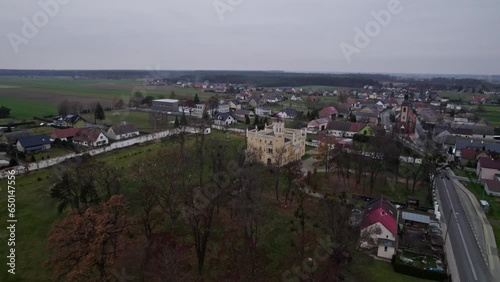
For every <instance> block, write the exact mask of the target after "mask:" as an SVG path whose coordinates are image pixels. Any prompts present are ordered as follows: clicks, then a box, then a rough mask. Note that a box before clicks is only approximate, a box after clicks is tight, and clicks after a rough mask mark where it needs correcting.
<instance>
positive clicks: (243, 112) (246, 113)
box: [232, 110, 255, 118]
mask: <svg viewBox="0 0 500 282" xmlns="http://www.w3.org/2000/svg"><path fill="white" fill-rule="evenodd" d="M232 114H233V115H234V116H235V117H236V118H245V116H249V117H254V116H255V114H254V113H253V111H251V110H236V111H234V112H232Z"/></svg>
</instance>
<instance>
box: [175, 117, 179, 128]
mask: <svg viewBox="0 0 500 282" xmlns="http://www.w3.org/2000/svg"><path fill="white" fill-rule="evenodd" d="M174 126H175V127H179V117H178V116H175V122H174Z"/></svg>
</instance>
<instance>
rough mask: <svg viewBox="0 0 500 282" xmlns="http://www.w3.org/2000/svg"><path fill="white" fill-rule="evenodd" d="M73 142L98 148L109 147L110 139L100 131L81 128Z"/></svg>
mask: <svg viewBox="0 0 500 282" xmlns="http://www.w3.org/2000/svg"><path fill="white" fill-rule="evenodd" d="M73 142H74V143H78V144H81V145H83V146H91V147H97V146H102V145H107V144H108V143H109V139H108V137H106V135H104V133H102V131H100V130H97V129H88V128H80V130H78V132H77V133H76V135H75V137H73Z"/></svg>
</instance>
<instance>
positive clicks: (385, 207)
mask: <svg viewBox="0 0 500 282" xmlns="http://www.w3.org/2000/svg"><path fill="white" fill-rule="evenodd" d="M397 212H398V211H397V209H396V207H395V206H394V205H393V204H392V203H391V202H389V201H388V200H386V199H385V198H384V197H383V196H380V197H379V198H375V199H373V200H371V201H370V202H368V204H367V205H366V208H365V212H364V214H363V220H362V221H361V229H363V228H366V227H368V226H371V225H373V224H375V223H380V224H382V225H383V226H385V228H387V230H389V232H391V233H392V234H396V233H397V232H398V224H397V216H398V215H397Z"/></svg>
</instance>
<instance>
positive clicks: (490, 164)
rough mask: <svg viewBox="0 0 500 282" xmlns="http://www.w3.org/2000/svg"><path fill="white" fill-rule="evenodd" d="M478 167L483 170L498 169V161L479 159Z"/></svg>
mask: <svg viewBox="0 0 500 282" xmlns="http://www.w3.org/2000/svg"><path fill="white" fill-rule="evenodd" d="M479 166H480V167H483V168H491V169H500V161H498V160H492V159H490V158H486V157H482V158H480V159H479Z"/></svg>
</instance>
